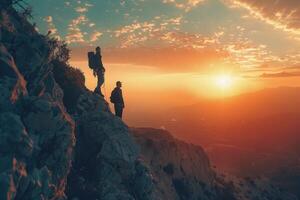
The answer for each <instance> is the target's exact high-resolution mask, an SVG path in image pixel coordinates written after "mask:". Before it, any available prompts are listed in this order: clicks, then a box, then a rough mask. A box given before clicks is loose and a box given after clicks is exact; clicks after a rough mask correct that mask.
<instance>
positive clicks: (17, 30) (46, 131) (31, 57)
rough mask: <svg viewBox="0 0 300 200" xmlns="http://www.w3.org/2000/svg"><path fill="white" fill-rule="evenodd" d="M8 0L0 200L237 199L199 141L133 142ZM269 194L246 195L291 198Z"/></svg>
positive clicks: (0, 47) (0, 37)
mask: <svg viewBox="0 0 300 200" xmlns="http://www.w3.org/2000/svg"><path fill="white" fill-rule="evenodd" d="M13 2H15V1H11V0H0V91H1V95H0V200H63V199H70V200H96V199H99V200H100V199H101V200H121V199H122V200H133V199H136V200H148V199H149V200H156V199H157V200H158V199H164V200H173V199H191V200H192V199H204V200H205V199H234V198H237V193H238V192H237V191H235V190H236V188H238V187H236V185H234V183H231V184H228V181H225V179H222V181H221V179H220V178H219V177H218V176H217V175H216V174H215V172H214V171H213V170H212V169H211V167H210V164H209V161H208V158H207V156H206V154H205V152H204V151H203V150H202V149H201V147H198V146H195V145H190V144H186V143H184V142H181V141H179V140H176V139H174V138H173V137H172V136H171V135H170V134H167V133H165V132H161V131H158V130H153V129H151V130H148V129H134V130H132V132H134V133H135V134H134V137H135V140H134V138H133V137H132V135H131V133H130V132H131V130H130V129H129V128H128V127H127V125H126V124H124V123H123V122H122V121H121V120H120V119H119V118H117V117H115V116H114V115H113V114H112V113H111V111H110V109H109V107H108V104H107V102H106V101H105V100H104V98H103V97H101V96H98V95H96V94H93V93H92V92H90V91H88V90H87V89H86V88H85V86H84V77H83V75H82V73H80V71H78V70H76V69H74V68H71V67H70V66H69V65H68V64H67V63H66V61H67V58H68V50H67V49H66V47H65V45H64V44H62V43H60V42H59V41H56V40H54V39H52V38H49V37H48V36H43V35H40V34H39V33H37V32H36V30H35V28H34V27H33V26H32V25H31V24H30V23H29V22H28V21H27V20H26V17H25V16H24V15H23V14H22V13H20V12H17V11H16V10H15V9H14V7H13V5H12V4H13ZM136 142H137V143H138V144H137V143H136ZM251 184H253V183H252V182H251ZM251 189H252V188H251ZM249 190H250V189H249ZM251 191H252V190H251ZM253 191H258V190H254V189H253ZM275 191H277V190H276V189H272V190H271V189H270V190H269V189H268V190H267V189H266V191H265V195H263V194H262V192H260V193H259V194H261V195H262V196H259V198H258V197H257V198H256V199H262V200H263V199H266V195H273V196H269V197H270V198H268V199H275V198H271V197H275V196H276V197H279V199H293V198H289V197H288V196H287V195H284V196H282V194H283V193H281V192H279V191H278V192H277V193H275ZM280 195H281V196H282V198H281V196H280ZM238 199H239V198H238ZM240 199H241V198H240ZM246 199H255V198H254V197H253V198H252V197H251V198H246Z"/></svg>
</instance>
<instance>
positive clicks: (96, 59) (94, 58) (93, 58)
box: [88, 47, 105, 96]
mask: <svg viewBox="0 0 300 200" xmlns="http://www.w3.org/2000/svg"><path fill="white" fill-rule="evenodd" d="M88 57H89V67H90V68H91V69H92V70H93V74H94V76H97V79H98V81H97V86H96V88H95V90H94V92H95V93H97V94H99V95H101V96H104V95H103V94H102V92H101V86H102V85H103V83H104V73H105V68H104V66H103V63H102V56H101V49H100V47H97V48H96V53H94V52H89V53H88Z"/></svg>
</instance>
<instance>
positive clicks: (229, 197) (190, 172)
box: [131, 128, 297, 200]
mask: <svg viewBox="0 0 300 200" xmlns="http://www.w3.org/2000/svg"><path fill="white" fill-rule="evenodd" d="M131 132H132V134H133V135H134V136H135V140H136V142H137V143H138V144H139V145H140V149H141V154H142V157H143V159H144V160H145V162H146V163H147V165H148V166H149V168H150V171H151V173H152V174H153V176H154V180H155V183H156V187H157V188H158V193H159V195H160V196H161V197H162V199H170V200H171V199H172V200H194V199H195V200H198V199H203V200H245V199H249V200H263V199H272V200H273V199H278V200H279V199H281V200H283V199H286V200H288V199H290V200H292V199H297V198H296V197H294V196H293V195H290V194H288V193H287V192H284V191H282V190H279V189H278V188H276V187H274V186H272V185H271V184H270V183H269V181H268V180H267V179H251V178H245V179H243V178H236V177H234V176H230V175H224V174H217V173H215V172H214V170H213V169H212V168H211V166H210V164H209V160H208V157H207V155H206V153H205V152H204V151H203V149H202V148H201V147H199V146H196V145H193V144H188V143H185V142H183V141H180V140H178V139H175V138H174V137H172V136H171V135H170V133H168V132H167V131H164V130H158V129H151V128H133V129H132V130H131Z"/></svg>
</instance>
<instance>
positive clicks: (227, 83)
mask: <svg viewBox="0 0 300 200" xmlns="http://www.w3.org/2000/svg"><path fill="white" fill-rule="evenodd" d="M232 83H233V78H232V76H230V75H228V74H222V75H219V76H217V77H216V85H217V86H218V87H219V88H221V89H228V88H230V87H231V86H232Z"/></svg>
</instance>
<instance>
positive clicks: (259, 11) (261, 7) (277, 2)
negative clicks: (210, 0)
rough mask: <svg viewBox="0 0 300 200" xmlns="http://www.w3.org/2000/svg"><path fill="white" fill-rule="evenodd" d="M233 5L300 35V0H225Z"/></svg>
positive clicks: (275, 25) (278, 27)
mask: <svg viewBox="0 0 300 200" xmlns="http://www.w3.org/2000/svg"><path fill="white" fill-rule="evenodd" d="M224 1H225V2H226V3H230V5H231V6H232V7H239V8H245V9H247V10H248V11H249V12H250V15H252V16H253V17H255V18H258V19H260V20H262V21H264V22H266V23H268V24H270V25H272V26H274V27H275V28H277V29H281V30H284V31H287V32H290V33H293V34H297V35H300V1H299V0H268V1H262V0H224Z"/></svg>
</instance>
